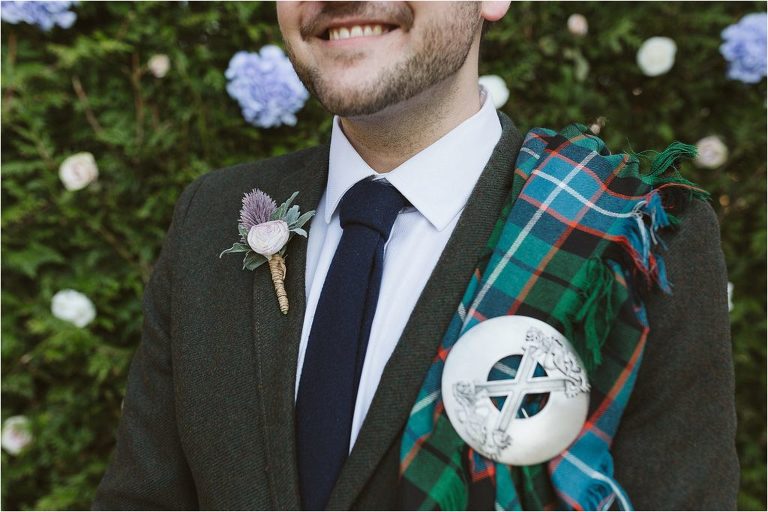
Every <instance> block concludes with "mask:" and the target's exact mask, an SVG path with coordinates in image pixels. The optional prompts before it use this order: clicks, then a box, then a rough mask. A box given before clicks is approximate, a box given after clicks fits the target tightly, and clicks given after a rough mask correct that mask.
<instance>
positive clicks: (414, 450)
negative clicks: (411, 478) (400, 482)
mask: <svg viewBox="0 0 768 512" xmlns="http://www.w3.org/2000/svg"><path fill="white" fill-rule="evenodd" d="M431 435H432V432H428V433H426V434H425V435H423V436H421V437H419V438H417V439H416V441H415V442H414V443H413V446H412V447H411V449H410V450H409V451H408V455H406V456H405V457H404V458H403V459H402V460H401V461H400V476H403V475H404V474H405V472H406V470H407V469H408V466H410V465H411V462H413V459H415V458H416V455H418V454H419V452H420V451H421V445H423V444H424V443H425V442H426V440H427V439H429V437H430V436H431Z"/></svg>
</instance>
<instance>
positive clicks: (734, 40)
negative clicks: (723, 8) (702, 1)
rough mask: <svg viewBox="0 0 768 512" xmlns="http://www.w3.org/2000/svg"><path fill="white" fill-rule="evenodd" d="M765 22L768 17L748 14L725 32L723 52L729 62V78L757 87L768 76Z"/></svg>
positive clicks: (760, 14) (721, 48)
mask: <svg viewBox="0 0 768 512" xmlns="http://www.w3.org/2000/svg"><path fill="white" fill-rule="evenodd" d="M766 23H768V14H766V13H764V12H756V13H752V14H747V15H746V16H744V17H743V18H741V20H740V21H739V22H738V23H736V24H734V25H730V26H728V27H727V28H726V29H725V30H723V32H722V36H723V41H724V42H723V44H722V45H720V53H722V54H723V57H725V60H727V61H728V63H729V65H728V78H731V79H733V80H741V81H742V82H744V83H747V84H756V83H757V82H759V81H760V80H762V79H763V77H764V76H765V73H766V69H765V68H766V50H765V45H766Z"/></svg>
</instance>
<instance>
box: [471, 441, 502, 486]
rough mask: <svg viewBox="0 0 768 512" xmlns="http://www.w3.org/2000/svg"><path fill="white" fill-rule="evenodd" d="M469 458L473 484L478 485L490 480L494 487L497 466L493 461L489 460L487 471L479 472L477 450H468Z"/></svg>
mask: <svg viewBox="0 0 768 512" xmlns="http://www.w3.org/2000/svg"><path fill="white" fill-rule="evenodd" d="M467 457H469V466H470V471H469V474H470V476H471V477H472V483H477V482H479V481H480V480H484V479H486V478H490V479H491V482H493V485H496V464H494V463H493V461H490V460H489V461H488V464H486V466H485V469H484V470H482V471H478V470H477V465H476V464H475V450H474V449H473V448H469V450H467Z"/></svg>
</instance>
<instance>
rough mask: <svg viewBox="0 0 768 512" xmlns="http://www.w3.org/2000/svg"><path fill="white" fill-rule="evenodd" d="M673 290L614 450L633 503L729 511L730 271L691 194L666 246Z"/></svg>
mask: <svg viewBox="0 0 768 512" xmlns="http://www.w3.org/2000/svg"><path fill="white" fill-rule="evenodd" d="M665 261H666V265H667V272H668V276H669V280H670V282H671V285H672V294H671V295H663V294H661V293H658V294H654V295H653V296H652V297H651V298H649V299H648V300H647V301H646V304H647V309H648V321H649V324H650V329H651V330H650V334H649V337H648V341H647V345H646V348H645V354H644V356H643V361H642V363H641V366H640V369H639V372H638V377H637V382H636V386H635V390H634V392H633V394H632V396H631V398H630V400H629V403H628V405H627V409H626V412H625V415H624V417H623V419H622V421H621V424H620V427H619V431H618V432H617V434H616V437H615V439H614V446H613V450H612V451H613V455H614V463H615V466H614V467H615V473H616V477H617V480H618V481H619V483H621V484H622V485H623V486H624V488H625V490H626V491H627V494H628V495H629V497H630V499H631V501H632V503H633V505H634V506H635V507H636V508H637V509H638V510H733V509H735V508H736V495H737V491H738V480H739V465H738V459H737V455H736V447H735V435H736V413H735V395H734V375H733V358H732V353H731V339H730V322H729V315H728V306H727V291H726V288H727V273H726V268H725V261H724V258H723V253H722V250H721V248H720V232H719V228H718V223H717V219H716V217H715V215H714V212H713V210H712V208H711V207H710V206H709V205H708V204H706V203H703V202H701V201H692V203H691V204H690V206H689V208H688V211H687V212H686V213H685V214H684V215H683V217H682V224H681V226H680V230H679V231H678V232H677V233H676V234H675V235H674V236H673V237H672V238H671V239H670V240H669V243H668V251H667V252H666V254H665Z"/></svg>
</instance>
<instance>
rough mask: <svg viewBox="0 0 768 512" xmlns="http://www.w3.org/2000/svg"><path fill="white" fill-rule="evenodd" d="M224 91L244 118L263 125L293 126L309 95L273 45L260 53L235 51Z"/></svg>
mask: <svg viewBox="0 0 768 512" xmlns="http://www.w3.org/2000/svg"><path fill="white" fill-rule="evenodd" d="M225 76H226V77H227V79H228V80H229V84H227V92H228V93H229V95H230V96H232V98H234V99H236V100H237V101H238V103H239V104H240V108H241V109H242V112H243V117H244V118H245V120H246V121H248V122H249V123H251V124H253V125H255V126H260V127H263V128H270V127H272V126H280V125H282V124H288V125H291V126H292V125H295V124H296V116H295V114H296V112H298V111H299V110H301V108H302V107H303V106H304V103H306V101H307V99H308V98H309V92H307V90H306V89H305V88H304V85H302V83H301V81H300V80H299V77H298V75H297V74H296V71H295V70H294V69H293V66H292V65H291V62H290V61H289V60H288V57H286V56H285V54H284V53H283V51H282V50H281V49H280V48H278V47H277V46H274V45H267V46H264V47H263V48H262V49H261V50H260V51H259V53H251V52H237V53H236V54H235V55H234V56H233V57H232V59H231V60H230V61H229V67H228V68H227V71H226V72H225Z"/></svg>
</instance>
